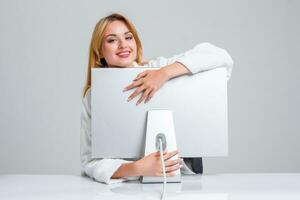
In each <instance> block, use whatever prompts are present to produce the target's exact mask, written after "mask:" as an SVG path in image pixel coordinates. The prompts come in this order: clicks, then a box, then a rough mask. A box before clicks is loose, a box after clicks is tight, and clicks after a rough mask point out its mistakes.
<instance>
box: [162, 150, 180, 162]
mask: <svg viewBox="0 0 300 200" xmlns="http://www.w3.org/2000/svg"><path fill="white" fill-rule="evenodd" d="M178 153H179V151H178V150H175V151H171V152H169V153H167V154H166V155H164V161H167V160H169V159H170V158H172V157H173V156H175V155H177V154H178Z"/></svg>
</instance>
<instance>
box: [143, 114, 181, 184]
mask: <svg viewBox="0 0 300 200" xmlns="http://www.w3.org/2000/svg"><path fill="white" fill-rule="evenodd" d="M158 134H164V135H165V139H166V150H167V151H168V152H170V151H174V150H176V149H177V144H176V136H175V128H174V122H173V113H172V111H171V110H150V111H148V115H147V131H146V143H145V144H146V145H145V155H149V154H150V153H153V152H156V151H157V148H156V138H157V135H158ZM171 159H178V155H176V156H174V157H172V158H171ZM162 182H164V178H163V176H143V177H142V183H162ZM167 182H168V183H178V182H181V175H180V169H178V170H177V171H175V176H171V177H167Z"/></svg>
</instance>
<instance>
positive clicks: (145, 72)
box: [134, 71, 148, 81]
mask: <svg viewBox="0 0 300 200" xmlns="http://www.w3.org/2000/svg"><path fill="white" fill-rule="evenodd" d="M147 73H148V71H144V72H142V73H140V74H138V75H137V77H135V79H134V81H136V80H138V79H140V78H142V77H144V76H146V75H147Z"/></svg>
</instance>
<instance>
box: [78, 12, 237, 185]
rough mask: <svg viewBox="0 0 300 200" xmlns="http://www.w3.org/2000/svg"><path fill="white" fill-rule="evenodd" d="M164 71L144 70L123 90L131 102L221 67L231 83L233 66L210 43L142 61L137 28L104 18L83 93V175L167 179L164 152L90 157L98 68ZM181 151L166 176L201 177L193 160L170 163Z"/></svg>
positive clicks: (97, 28) (167, 163)
mask: <svg viewBox="0 0 300 200" xmlns="http://www.w3.org/2000/svg"><path fill="white" fill-rule="evenodd" d="M139 66H143V67H159V69H158V70H145V71H144V72H143V73H140V74H138V75H137V77H136V79H135V80H134V81H133V82H132V83H128V85H127V86H124V91H125V90H131V89H133V92H132V94H131V95H130V96H129V97H128V101H130V100H132V99H133V98H135V97H136V96H137V95H139V94H141V97H140V98H139V99H138V101H137V105H138V104H140V103H142V102H144V103H146V102H148V101H149V100H150V99H151V98H152V97H153V96H154V95H155V92H156V91H157V90H159V89H160V88H161V87H162V86H163V85H164V83H165V82H166V81H168V80H169V79H171V78H175V77H179V76H182V75H192V74H195V73H198V72H202V71H206V70H210V69H214V68H217V67H225V68H227V72H228V73H227V78H228V80H229V78H230V75H231V71H232V67H233V61H232V58H231V57H230V55H229V54H228V53H227V52H226V51H225V50H224V49H221V48H218V47H216V46H214V45H212V44H209V43H201V44H198V45H196V46H195V47H194V48H193V49H191V50H189V51H187V52H185V53H182V54H179V55H176V56H173V57H171V58H164V57H158V58H157V59H154V60H150V61H148V62H143V59H142V45H141V41H140V39H139V37H138V34H137V31H136V29H135V27H134V25H133V24H132V23H131V22H130V21H129V20H128V19H126V18H125V17H124V16H122V15H121V14H116V13H115V14H111V15H109V16H107V17H104V18H102V19H101V20H100V21H99V22H98V23H97V24H96V26H95V29H94V32H93V36H92V40H91V44H90V55H89V65H88V72H87V81H86V85H85V87H84V92H83V106H82V114H81V171H82V174H84V175H87V176H89V177H91V178H94V179H95V180H96V181H99V182H103V183H107V184H110V183H113V182H121V181H124V180H132V179H137V178H138V177H139V176H162V170H161V163H160V155H159V152H154V153H152V154H150V155H146V156H145V157H143V158H141V159H139V160H123V159H92V158H91V91H90V87H91V69H92V68H98V67H118V68H126V67H139ZM178 153H179V152H178V151H172V152H165V153H164V161H165V168H166V173H167V176H172V175H173V172H174V171H175V170H178V169H179V168H181V172H182V173H184V174H194V173H195V172H197V170H195V167H194V166H193V164H195V163H198V165H201V166H200V167H201V168H202V160H201V163H199V159H198V160H197V162H194V163H192V162H190V161H191V159H185V160H184V161H183V160H182V159H177V160H171V159H170V158H172V157H173V156H175V155H177V154H178Z"/></svg>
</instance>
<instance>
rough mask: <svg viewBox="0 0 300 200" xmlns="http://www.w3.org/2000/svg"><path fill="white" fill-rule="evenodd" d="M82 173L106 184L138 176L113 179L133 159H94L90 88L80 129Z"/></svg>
mask: <svg viewBox="0 0 300 200" xmlns="http://www.w3.org/2000/svg"><path fill="white" fill-rule="evenodd" d="M80 132H81V133H80V134H81V136H80V158H81V173H82V175H87V176H89V177H91V178H93V179H94V180H96V181H98V182H102V183H106V184H111V183H118V182H123V181H126V180H135V179H138V177H127V178H126V177H124V178H120V179H112V178H111V177H112V175H113V174H114V173H115V171H116V170H117V169H118V168H119V167H120V166H121V165H122V164H123V163H129V162H132V161H127V160H123V159H92V158H91V157H92V153H91V92H90V90H88V91H87V92H86V95H85V97H84V98H83V100H82V112H81V129H80Z"/></svg>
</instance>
